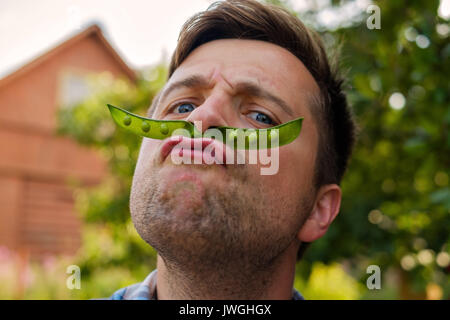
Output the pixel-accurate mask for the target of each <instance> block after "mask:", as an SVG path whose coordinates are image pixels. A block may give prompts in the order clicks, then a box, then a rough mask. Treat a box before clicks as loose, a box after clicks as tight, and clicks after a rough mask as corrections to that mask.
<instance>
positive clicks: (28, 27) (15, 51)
mask: <svg viewBox="0 0 450 320" xmlns="http://www.w3.org/2000/svg"><path fill="white" fill-rule="evenodd" d="M212 2H213V1H211V0H164V1H161V0H126V1H125V0H39V1H35V0H0V78H2V77H4V76H6V75H7V74H9V73H11V72H12V71H14V70H16V69H17V68H19V67H21V66H22V65H23V64H25V63H26V62H28V61H30V60H32V59H33V58H35V57H36V56H37V55H40V54H42V53H44V52H46V51H47V50H49V49H50V48H52V47H54V46H55V45H57V44H59V43H61V42H62V41H64V40H66V39H68V38H70V37H71V36H72V35H74V34H76V33H78V32H80V31H81V30H82V29H84V28H85V27H86V26H87V25H90V24H91V23H93V22H96V23H98V24H99V25H100V27H101V28H102V30H103V33H104V34H105V36H106V38H107V39H108V41H109V42H110V43H111V44H112V46H113V47H114V48H115V49H116V50H117V51H118V53H119V54H120V55H121V56H122V58H124V60H125V61H126V62H127V63H128V64H129V65H130V66H131V67H132V68H136V69H138V68H142V67H145V66H148V65H152V64H155V63H157V62H159V61H161V59H162V57H163V55H164V52H166V55H168V54H170V53H171V52H172V51H173V50H174V48H175V46H176V42H177V38H178V33H179V31H180V29H181V26H182V25H183V23H184V22H185V21H186V20H187V19H188V18H189V17H190V16H192V15H193V14H195V13H197V12H199V11H203V10H205V9H206V8H207V7H208V5H209V4H210V3H212Z"/></svg>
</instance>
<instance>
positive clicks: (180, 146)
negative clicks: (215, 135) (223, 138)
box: [160, 136, 232, 168]
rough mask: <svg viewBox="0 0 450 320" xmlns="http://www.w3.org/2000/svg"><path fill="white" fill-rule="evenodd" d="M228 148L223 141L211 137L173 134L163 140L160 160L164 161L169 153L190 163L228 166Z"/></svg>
mask: <svg viewBox="0 0 450 320" xmlns="http://www.w3.org/2000/svg"><path fill="white" fill-rule="evenodd" d="M227 148H228V147H227V146H226V145H225V144H223V143H222V142H220V141H218V140H215V139H211V138H188V137H184V136H173V137H170V138H168V139H166V140H165V141H164V142H163V144H162V146H161V152H160V160H161V163H163V162H164V161H165V160H166V158H167V157H168V156H169V155H173V156H178V157H179V158H182V159H183V161H185V160H187V161H189V162H187V163H189V164H207V165H208V164H220V165H221V166H222V167H224V168H226V164H225V163H226V159H227V158H226V157H227ZM230 151H231V150H229V152H230ZM231 152H232V151H231ZM231 154H232V153H231Z"/></svg>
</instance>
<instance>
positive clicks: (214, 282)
mask: <svg viewBox="0 0 450 320" xmlns="http://www.w3.org/2000/svg"><path fill="white" fill-rule="evenodd" d="M297 249H298V243H297V242H295V241H293V242H292V244H291V245H290V246H289V247H288V248H287V249H286V250H285V251H284V252H283V253H282V254H281V255H279V256H278V257H277V258H276V259H274V262H273V263H272V264H271V265H269V266H267V267H266V268H264V269H263V270H262V269H259V270H254V269H252V268H249V267H248V266H242V265H239V263H237V262H236V261H232V262H230V265H228V266H225V265H223V266H221V267H220V268H214V269H213V270H208V268H205V267H203V266H202V265H201V264H198V265H197V267H195V268H183V266H181V268H180V267H179V265H178V264H176V263H171V262H170V261H167V260H165V259H163V258H162V257H161V256H160V255H158V258H157V269H158V273H157V285H156V289H157V295H158V299H160V300H169V299H170V300H172V299H178V300H184V299H195V300H197V299H198V300H244V299H245V300H281V299H285V300H289V299H291V298H292V288H293V283H294V276H295V262H296V253H297Z"/></svg>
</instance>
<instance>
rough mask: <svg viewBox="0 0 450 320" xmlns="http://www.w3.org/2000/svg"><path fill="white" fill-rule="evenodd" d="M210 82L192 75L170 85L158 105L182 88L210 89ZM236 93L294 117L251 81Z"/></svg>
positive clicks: (199, 76) (277, 98)
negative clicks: (266, 101)
mask: <svg viewBox="0 0 450 320" xmlns="http://www.w3.org/2000/svg"><path fill="white" fill-rule="evenodd" d="M208 86H209V82H208V81H207V79H206V78H205V77H203V76H201V75H192V76H189V77H187V78H185V79H182V80H179V81H176V82H174V83H172V84H170V85H169V86H168V87H167V88H166V89H165V90H163V92H162V94H161V97H160V99H159V101H158V104H159V103H160V102H161V101H163V100H164V99H166V98H167V96H168V95H169V94H170V93H171V92H173V91H175V90H178V89H181V88H190V89H192V88H199V87H208ZM234 89H235V91H236V93H244V94H247V95H249V96H252V97H256V98H261V99H264V100H268V101H271V102H273V103H275V104H276V105H277V106H279V107H280V108H281V109H282V110H283V111H284V112H286V113H287V114H289V115H290V116H293V115H294V112H293V111H292V108H291V107H289V105H288V104H287V103H286V102H285V101H284V100H283V99H281V98H279V97H277V96H276V95H274V94H272V93H270V92H269V91H267V90H266V89H264V88H261V87H260V86H258V85H257V84H255V83H253V82H251V81H241V82H239V83H237V84H236V85H235V86H234Z"/></svg>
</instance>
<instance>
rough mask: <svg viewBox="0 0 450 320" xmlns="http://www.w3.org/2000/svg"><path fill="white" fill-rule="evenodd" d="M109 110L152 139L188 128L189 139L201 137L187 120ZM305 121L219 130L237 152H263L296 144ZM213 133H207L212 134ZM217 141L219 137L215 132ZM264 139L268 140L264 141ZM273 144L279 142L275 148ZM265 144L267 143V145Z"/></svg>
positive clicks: (122, 123)
mask: <svg viewBox="0 0 450 320" xmlns="http://www.w3.org/2000/svg"><path fill="white" fill-rule="evenodd" d="M107 106H108V108H109V111H110V113H111V116H112V117H113V119H114V121H115V122H116V124H117V125H118V126H120V127H121V128H124V129H125V130H127V131H129V132H132V133H134V134H137V135H139V136H143V137H147V138H152V139H161V140H162V139H165V138H168V137H170V136H171V135H172V134H173V133H174V132H175V130H177V129H184V132H186V133H187V135H188V136H189V137H200V136H201V133H200V132H198V130H197V129H196V128H195V127H194V124H192V123H191V122H188V121H184V120H156V119H150V118H145V117H141V116H138V115H136V114H133V113H131V112H128V111H126V110H124V109H121V108H118V107H115V106H113V105H110V104H108V105H107ZM302 122H303V118H297V119H294V120H292V121H289V122H286V123H283V124H280V125H278V126H275V127H271V128H267V129H253V128H248V129H247V128H233V127H217V128H214V130H218V131H219V132H220V135H221V136H222V140H223V141H222V142H223V143H227V144H228V145H232V146H234V148H237V149H261V148H272V147H276V146H283V145H286V144H288V143H291V142H292V141H294V140H295V139H296V138H297V137H298V136H299V134H300V131H301V129H302ZM209 131H210V130H207V131H206V133H208V132H209ZM211 136H212V137H214V138H218V137H217V136H215V135H214V133H212V135H211ZM261 139H264V140H265V141H260V140H261ZM272 141H273V142H274V143H275V144H274V146H272ZM264 142H265V143H264Z"/></svg>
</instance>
